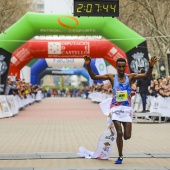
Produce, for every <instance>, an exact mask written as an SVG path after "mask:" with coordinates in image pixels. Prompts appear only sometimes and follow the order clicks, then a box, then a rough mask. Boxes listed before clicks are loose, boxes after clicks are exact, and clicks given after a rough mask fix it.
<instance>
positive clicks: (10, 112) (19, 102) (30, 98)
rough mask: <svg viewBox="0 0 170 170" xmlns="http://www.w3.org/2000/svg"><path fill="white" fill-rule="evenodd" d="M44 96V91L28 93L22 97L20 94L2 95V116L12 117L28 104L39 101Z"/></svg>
mask: <svg viewBox="0 0 170 170" xmlns="http://www.w3.org/2000/svg"><path fill="white" fill-rule="evenodd" d="M43 98H44V96H43V93H42V92H41V91H38V92H37V94H36V95H35V94H28V95H27V96H26V98H20V97H19V96H18V95H15V96H14V95H0V118H6V117H12V116H15V115H17V114H18V113H19V111H20V110H22V109H24V108H25V107H26V106H28V105H30V104H32V103H34V102H39V101H41V100H42V99H43Z"/></svg>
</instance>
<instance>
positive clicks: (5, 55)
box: [0, 48, 11, 95]
mask: <svg viewBox="0 0 170 170" xmlns="http://www.w3.org/2000/svg"><path fill="white" fill-rule="evenodd" d="M10 59H11V53H9V52H7V51H5V50H4V49H2V48H0V94H1V95H2V94H5V88H6V81H7V76H8V70H9V64H10Z"/></svg>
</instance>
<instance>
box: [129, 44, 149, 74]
mask: <svg viewBox="0 0 170 170" xmlns="http://www.w3.org/2000/svg"><path fill="white" fill-rule="evenodd" d="M126 55H127V60H128V65H129V68H130V72H131V73H139V70H140V68H144V69H145V71H147V70H148V68H149V56H148V50H147V44H146V41H145V42H143V43H141V44H139V45H138V46H136V47H134V48H133V49H131V50H130V51H128V52H127V53H126Z"/></svg>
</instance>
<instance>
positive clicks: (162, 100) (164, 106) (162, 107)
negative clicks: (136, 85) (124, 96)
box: [88, 92, 170, 122]
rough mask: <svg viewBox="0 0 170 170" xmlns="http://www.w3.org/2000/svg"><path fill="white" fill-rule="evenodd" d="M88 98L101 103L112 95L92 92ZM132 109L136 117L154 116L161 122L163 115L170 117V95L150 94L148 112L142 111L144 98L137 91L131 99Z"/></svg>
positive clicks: (166, 117)
mask: <svg viewBox="0 0 170 170" xmlns="http://www.w3.org/2000/svg"><path fill="white" fill-rule="evenodd" d="M88 98H89V99H90V100H91V101H92V102H97V103H101V102H103V101H105V100H107V99H109V98H112V95H108V94H106V93H101V92H92V93H90V94H89V95H88ZM131 102H132V103H131V104H132V109H133V114H134V117H135V118H136V122H137V118H138V117H144V116H153V117H159V119H158V120H159V122H160V121H161V117H165V119H168V118H170V111H169V110H170V105H169V104H168V103H170V97H161V96H158V97H153V96H148V97H147V105H146V110H147V112H146V113H140V112H141V111H142V110H143V107H142V100H141V97H140V94H139V93H136V94H135V95H134V96H133V97H132V100H131Z"/></svg>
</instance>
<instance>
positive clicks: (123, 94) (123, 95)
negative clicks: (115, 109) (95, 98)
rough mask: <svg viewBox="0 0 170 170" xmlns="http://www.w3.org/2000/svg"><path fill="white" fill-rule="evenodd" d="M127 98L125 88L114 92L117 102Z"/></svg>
mask: <svg viewBox="0 0 170 170" xmlns="http://www.w3.org/2000/svg"><path fill="white" fill-rule="evenodd" d="M127 100H128V94H127V90H124V91H117V92H116V101H117V102H124V101H127Z"/></svg>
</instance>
